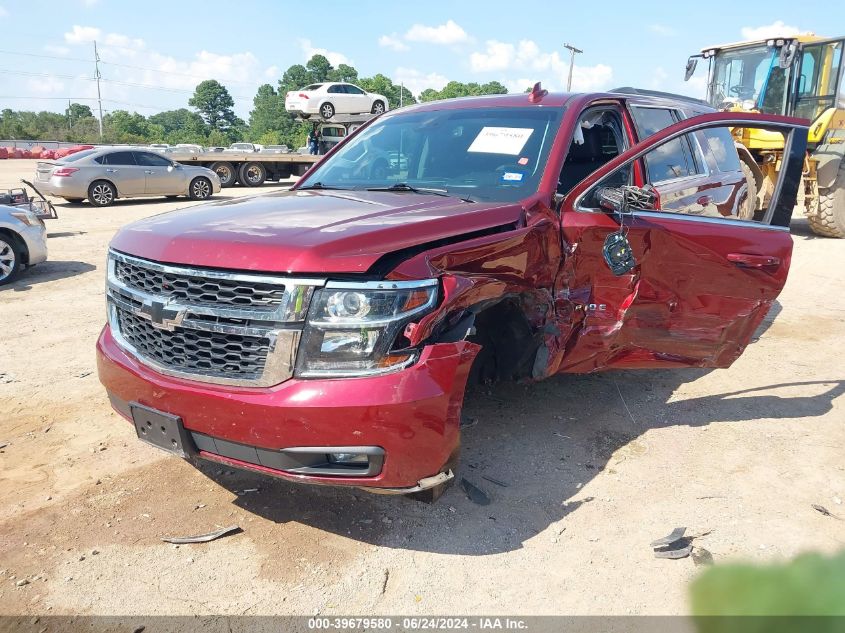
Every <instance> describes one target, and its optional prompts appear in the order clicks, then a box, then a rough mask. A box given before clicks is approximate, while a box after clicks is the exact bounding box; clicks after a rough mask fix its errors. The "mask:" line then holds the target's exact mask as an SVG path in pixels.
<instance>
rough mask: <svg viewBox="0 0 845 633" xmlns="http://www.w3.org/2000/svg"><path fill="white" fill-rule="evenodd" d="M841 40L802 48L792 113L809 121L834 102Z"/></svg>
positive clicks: (839, 63) (840, 56)
mask: <svg viewBox="0 0 845 633" xmlns="http://www.w3.org/2000/svg"><path fill="white" fill-rule="evenodd" d="M842 46H843V41H842V40H840V41H838V42H828V43H826V44H811V45H809V46H805V47H804V51H803V53H802V55H801V70H800V71H799V73H798V99H797V100H796V104H795V116H797V117H801V118H803V119H810V120H811V121H812V120H814V119H815V118H816V117H818V116H819V115H820V114H821V113H822V112H824V111H825V110H827V109H828V108H830V107H833V105H834V104H835V103H836V90H837V85H836V82H837V79H838V78H839V67H840V65H841V64H842Z"/></svg>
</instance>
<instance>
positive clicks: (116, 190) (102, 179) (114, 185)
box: [86, 178, 120, 198]
mask: <svg viewBox="0 0 845 633" xmlns="http://www.w3.org/2000/svg"><path fill="white" fill-rule="evenodd" d="M95 182H107V183H109V184H110V185H111V186H112V187H114V191H115V196H114V197H115V198H119V197H120V190H119V189H118V188H117V185H116V184H114V183H113V182H112V181H111V180H109V179H108V178H97V179H95V180H92V181H91V184H90V185H88V189H87V190H86V193H87V192H88V191H91V187H93V186H94V183H95Z"/></svg>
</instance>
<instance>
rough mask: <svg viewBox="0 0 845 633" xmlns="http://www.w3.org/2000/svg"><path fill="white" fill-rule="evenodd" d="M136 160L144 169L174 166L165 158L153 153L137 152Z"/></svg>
mask: <svg viewBox="0 0 845 633" xmlns="http://www.w3.org/2000/svg"><path fill="white" fill-rule="evenodd" d="M135 160H136V161H137V163H138V164H139V165H141V166H143V167H170V166H172V165H173V163H171V162H170V161H169V160H167V159H166V158H165V157H164V156H159V155H158V154H153V153H151V152H135Z"/></svg>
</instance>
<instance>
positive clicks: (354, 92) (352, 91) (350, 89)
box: [345, 84, 364, 95]
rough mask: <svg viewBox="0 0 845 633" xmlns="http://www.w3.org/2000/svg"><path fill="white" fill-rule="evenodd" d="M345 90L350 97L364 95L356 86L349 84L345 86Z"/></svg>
mask: <svg viewBox="0 0 845 633" xmlns="http://www.w3.org/2000/svg"><path fill="white" fill-rule="evenodd" d="M345 88H346V92H347V93H349V94H351V95H362V94H364V91H363V90H361V89H360V88H359V87H358V86H353V85H351V84H347V85H346V86H345Z"/></svg>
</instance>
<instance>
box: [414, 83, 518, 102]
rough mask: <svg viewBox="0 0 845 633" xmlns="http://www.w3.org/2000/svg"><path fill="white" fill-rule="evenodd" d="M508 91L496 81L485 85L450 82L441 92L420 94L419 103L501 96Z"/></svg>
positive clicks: (428, 91) (430, 91)
mask: <svg viewBox="0 0 845 633" xmlns="http://www.w3.org/2000/svg"><path fill="white" fill-rule="evenodd" d="M507 93H508V89H507V88H505V87H504V86H503V85H502V84H501V83H499V82H498V81H491V82H488V83H486V84H478V83H475V82H470V83H466V84H465V83H463V82H460V81H450V82H449V83H448V84H446V85H445V86H444V87H443V89H442V90H432V89H431V88H428V89H426V90H423V91H422V93H420V101H434V100H436V99H455V98H456V97H478V96H481V95H503V94H507Z"/></svg>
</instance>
